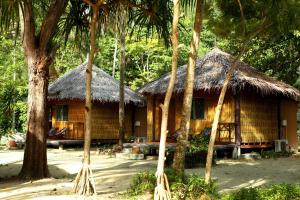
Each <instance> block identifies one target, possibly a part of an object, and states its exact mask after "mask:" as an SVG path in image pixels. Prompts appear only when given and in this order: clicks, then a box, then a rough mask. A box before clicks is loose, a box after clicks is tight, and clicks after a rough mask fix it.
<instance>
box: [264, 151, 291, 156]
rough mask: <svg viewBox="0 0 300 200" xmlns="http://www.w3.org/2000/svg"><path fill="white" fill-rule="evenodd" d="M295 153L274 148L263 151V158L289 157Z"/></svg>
mask: <svg viewBox="0 0 300 200" xmlns="http://www.w3.org/2000/svg"><path fill="white" fill-rule="evenodd" d="M292 154H293V152H288V151H282V152H275V151H274V150H269V151H261V157H262V158H279V157H289V156H291V155H292Z"/></svg>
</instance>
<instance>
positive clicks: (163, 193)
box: [154, 0, 180, 199]
mask: <svg viewBox="0 0 300 200" xmlns="http://www.w3.org/2000/svg"><path fill="white" fill-rule="evenodd" d="M173 6H174V8H173V10H174V11H173V24H172V36H171V41H172V48H173V54H172V71H171V78H170V81H169V85H168V89H167V92H166V96H165V100H164V104H161V105H160V107H161V109H162V120H161V135H160V143H159V158H158V164H157V171H156V178H157V186H156V188H155V192H154V199H171V193H170V188H169V183H168V179H167V176H166V174H165V173H164V162H165V161H164V160H165V149H166V139H167V135H168V131H167V127H168V115H169V105H170V101H171V97H172V93H173V88H174V85H175V80H176V73H177V65H178V55H179V48H178V46H179V45H178V43H179V41H178V40H179V39H178V38H179V36H178V22H179V17H180V4H179V0H173Z"/></svg>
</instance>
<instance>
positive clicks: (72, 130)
mask: <svg viewBox="0 0 300 200" xmlns="http://www.w3.org/2000/svg"><path fill="white" fill-rule="evenodd" d="M55 105H68V121H57V120H56V113H55V109H53V111H52V127H53V128H56V129H58V130H61V129H63V128H68V129H69V131H68V133H67V134H66V135H65V137H64V139H83V138H84V123H85V121H84V120H85V117H84V103H82V102H59V103H57V104H55V103H52V106H54V107H55ZM118 109H119V106H118V104H117V103H115V104H96V105H93V108H92V139H108V140H111V139H118V134H119V117H118V113H119V110H118ZM132 112H133V111H132V106H131V105H128V106H125V137H129V136H130V135H132V134H133V119H132V117H133V115H132ZM143 123H144V124H145V122H143ZM143 123H142V125H143V126H145V125H144V124H143ZM142 128H143V127H142ZM144 129H145V128H144ZM141 131H142V130H141Z"/></svg>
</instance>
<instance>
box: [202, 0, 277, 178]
mask: <svg viewBox="0 0 300 200" xmlns="http://www.w3.org/2000/svg"><path fill="white" fill-rule="evenodd" d="M238 2H239V3H240V1H239V0H238ZM240 6H241V5H240ZM241 13H243V12H242V10H241ZM242 18H243V19H244V17H242ZM270 26H272V23H271V24H265V23H262V24H261V26H259V28H258V29H257V30H255V31H254V32H253V33H252V34H249V36H248V37H247V36H244V37H245V39H244V42H243V45H242V48H241V50H240V52H239V54H238V55H237V56H236V57H235V58H234V60H233V62H232V64H231V65H230V68H229V71H228V72H227V74H226V78H225V81H224V85H223V87H222V90H221V93H220V96H219V100H218V104H217V106H216V109H215V115H214V120H213V123H212V130H211V135H210V140H209V144H208V152H207V157H206V166H205V183H209V181H210V179H211V166H212V159H213V151H214V145H215V141H216V135H217V130H218V124H219V120H220V116H221V111H222V106H223V103H224V98H225V95H226V91H227V88H228V84H229V81H230V79H231V77H232V74H233V72H234V70H235V67H236V65H237V63H238V61H239V60H240V58H241V57H242V55H243V54H244V53H245V51H246V49H247V47H248V44H249V42H250V40H251V39H252V38H254V37H256V36H257V35H258V34H259V33H261V32H262V31H264V30H266V29H267V28H269V27H270ZM238 148H240V147H238Z"/></svg>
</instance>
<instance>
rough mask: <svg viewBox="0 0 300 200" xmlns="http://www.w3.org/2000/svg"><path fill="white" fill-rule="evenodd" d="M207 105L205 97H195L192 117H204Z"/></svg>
mask: <svg viewBox="0 0 300 200" xmlns="http://www.w3.org/2000/svg"><path fill="white" fill-rule="evenodd" d="M204 117H205V106H204V99H203V98H193V102H192V112H191V119H204Z"/></svg>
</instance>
